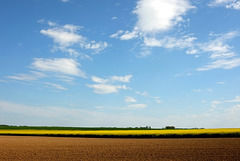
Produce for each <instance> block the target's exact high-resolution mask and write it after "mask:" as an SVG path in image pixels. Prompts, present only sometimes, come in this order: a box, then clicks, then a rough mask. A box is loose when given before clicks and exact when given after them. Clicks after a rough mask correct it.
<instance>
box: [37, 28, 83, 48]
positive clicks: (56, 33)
mask: <svg viewBox="0 0 240 161" xmlns="http://www.w3.org/2000/svg"><path fill="white" fill-rule="evenodd" d="M50 26H51V25H50ZM80 28H81V27H80V26H74V25H65V26H60V27H54V28H50V29H47V30H41V31H40V33H42V34H44V35H46V36H48V37H50V38H52V39H53V40H54V42H55V43H57V44H59V45H60V46H63V47H68V46H71V45H74V44H76V43H78V42H81V41H85V40H84V39H85V38H84V37H82V36H81V35H78V34H77V30H78V29H80Z"/></svg>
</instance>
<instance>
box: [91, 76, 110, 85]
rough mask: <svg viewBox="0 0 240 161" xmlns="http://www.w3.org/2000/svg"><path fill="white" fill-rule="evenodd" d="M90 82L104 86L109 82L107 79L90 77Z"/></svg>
mask: <svg viewBox="0 0 240 161" xmlns="http://www.w3.org/2000/svg"><path fill="white" fill-rule="evenodd" d="M92 81H93V82H96V83H100V84H105V83H107V82H109V79H102V78H100V77H96V76H92Z"/></svg>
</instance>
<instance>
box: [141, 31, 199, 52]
mask: <svg viewBox="0 0 240 161" xmlns="http://www.w3.org/2000/svg"><path fill="white" fill-rule="evenodd" d="M196 39H197V38H196V37H193V36H191V35H185V36H182V37H180V38H175V37H169V36H166V37H164V38H162V39H156V38H153V37H145V38H144V44H145V45H146V46H149V47H164V48H179V49H185V48H191V47H193V46H194V41H195V40H196ZM193 52H195V53H196V51H191V54H193Z"/></svg>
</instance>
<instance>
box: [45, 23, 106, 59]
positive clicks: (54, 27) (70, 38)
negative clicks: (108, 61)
mask: <svg viewBox="0 0 240 161" xmlns="http://www.w3.org/2000/svg"><path fill="white" fill-rule="evenodd" d="M48 25H49V27H50V28H49V29H43V30H41V31H40V33H42V34H43V35H46V36H48V37H50V38H52V39H53V41H54V43H55V44H54V45H55V46H54V48H53V51H56V50H60V51H62V52H68V53H69V54H70V55H74V56H78V55H80V56H82V57H83V58H88V57H89V56H87V55H86V54H83V53H80V52H78V51H77V49H78V48H79V49H86V50H91V51H94V53H99V52H100V51H102V50H104V49H105V48H106V47H108V43H107V42H101V41H100V42H96V41H94V40H92V41H89V40H88V39H87V38H86V37H84V36H82V35H80V34H79V33H78V31H79V30H80V29H81V28H83V27H82V26H77V25H73V24H65V25H58V24H57V23H55V22H52V21H48ZM73 47H74V49H73Z"/></svg>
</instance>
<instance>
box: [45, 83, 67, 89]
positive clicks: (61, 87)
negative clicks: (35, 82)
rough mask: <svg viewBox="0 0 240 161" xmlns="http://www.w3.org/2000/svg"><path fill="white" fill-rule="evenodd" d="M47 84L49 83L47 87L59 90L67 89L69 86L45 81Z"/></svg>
mask: <svg viewBox="0 0 240 161" xmlns="http://www.w3.org/2000/svg"><path fill="white" fill-rule="evenodd" d="M45 85H47V87H51V88H55V89H59V90H67V88H65V87H63V86H61V85H59V84H55V83H45Z"/></svg>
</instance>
